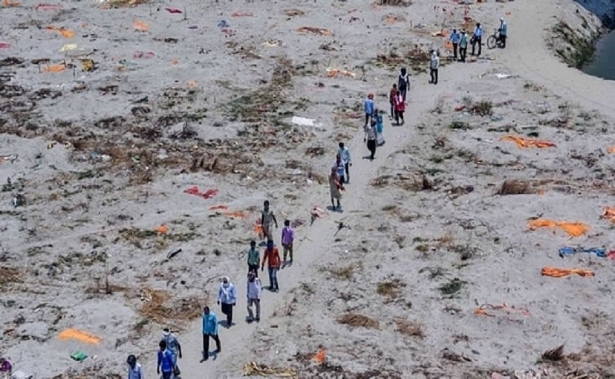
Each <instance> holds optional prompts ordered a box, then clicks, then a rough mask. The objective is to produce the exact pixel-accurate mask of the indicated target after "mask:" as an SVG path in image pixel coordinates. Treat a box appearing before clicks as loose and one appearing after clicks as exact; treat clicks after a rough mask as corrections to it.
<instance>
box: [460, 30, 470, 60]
mask: <svg viewBox="0 0 615 379" xmlns="http://www.w3.org/2000/svg"><path fill="white" fill-rule="evenodd" d="M466 54H468V32H466V31H463V32H462V34H461V39H460V40H459V61H460V62H465V61H466Z"/></svg>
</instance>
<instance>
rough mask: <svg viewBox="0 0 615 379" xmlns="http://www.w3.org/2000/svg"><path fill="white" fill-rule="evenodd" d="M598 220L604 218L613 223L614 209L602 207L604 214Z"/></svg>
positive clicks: (614, 219)
mask: <svg viewBox="0 0 615 379" xmlns="http://www.w3.org/2000/svg"><path fill="white" fill-rule="evenodd" d="M600 218H606V219H609V220H611V222H612V223H615V207H604V213H603V214H602V216H600Z"/></svg>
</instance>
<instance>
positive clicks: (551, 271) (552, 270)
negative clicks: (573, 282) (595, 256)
mask: <svg viewBox="0 0 615 379" xmlns="http://www.w3.org/2000/svg"><path fill="white" fill-rule="evenodd" d="M540 274H541V275H543V276H551V277H554V278H563V277H566V276H570V275H579V276H582V277H589V276H595V275H596V274H594V272H593V271H591V270H585V269H581V268H570V269H569V268H556V267H543V268H542V270H541V271H540Z"/></svg>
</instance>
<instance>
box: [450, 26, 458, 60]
mask: <svg viewBox="0 0 615 379" xmlns="http://www.w3.org/2000/svg"><path fill="white" fill-rule="evenodd" d="M448 40H449V41H451V43H452V44H453V59H455V60H457V50H458V49H459V41H460V40H461V35H460V34H459V32H458V31H457V29H453V32H452V33H451V36H450V37H449V38H448Z"/></svg>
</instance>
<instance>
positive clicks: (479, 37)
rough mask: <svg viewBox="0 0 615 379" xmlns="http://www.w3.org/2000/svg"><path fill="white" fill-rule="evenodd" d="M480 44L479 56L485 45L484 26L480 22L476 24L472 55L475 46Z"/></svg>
mask: <svg viewBox="0 0 615 379" xmlns="http://www.w3.org/2000/svg"><path fill="white" fill-rule="evenodd" d="M477 44H478V56H479V57H480V53H481V51H482V46H483V27H482V26H481V24H480V22H479V23H477V24H476V28H474V34H473V35H472V55H474V50H475V49H474V48H475V46H476V45H477Z"/></svg>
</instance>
